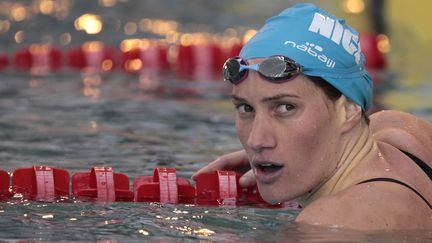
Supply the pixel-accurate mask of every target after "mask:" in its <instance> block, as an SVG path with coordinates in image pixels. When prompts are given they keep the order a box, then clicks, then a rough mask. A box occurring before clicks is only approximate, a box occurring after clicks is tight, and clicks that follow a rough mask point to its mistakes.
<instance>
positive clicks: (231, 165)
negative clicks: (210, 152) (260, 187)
mask: <svg viewBox="0 0 432 243" xmlns="http://www.w3.org/2000/svg"><path fill="white" fill-rule="evenodd" d="M216 170H233V171H235V172H237V173H239V174H242V176H241V177H240V179H239V184H240V186H241V187H250V186H253V185H255V184H256V180H255V175H254V174H253V172H252V170H251V168H250V165H249V160H248V158H247V155H246V152H245V151H244V150H240V151H237V152H233V153H230V154H226V155H223V156H221V157H219V158H217V159H216V160H214V161H213V162H211V163H209V164H208V165H206V166H204V167H203V168H201V169H200V170H198V171H197V172H195V174H193V175H192V179H194V178H195V177H196V176H197V175H198V174H200V173H205V172H211V171H216Z"/></svg>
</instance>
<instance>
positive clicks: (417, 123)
mask: <svg viewBox="0 0 432 243" xmlns="http://www.w3.org/2000/svg"><path fill="white" fill-rule="evenodd" d="M370 128H371V130H372V132H373V134H374V137H375V138H376V140H377V141H380V142H385V143H388V144H391V145H393V146H394V147H396V148H398V149H401V150H405V151H407V152H410V153H411V154H414V155H416V156H417V157H419V158H420V159H422V160H423V161H426V162H429V163H432V150H431V149H430V148H432V123H430V122H428V121H426V120H424V119H422V118H419V117H417V116H414V115H412V114H409V113H405V112H400V111H391V110H386V111H380V112H377V113H374V114H372V115H371V116H370Z"/></svg>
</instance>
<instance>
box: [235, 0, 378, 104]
mask: <svg viewBox="0 0 432 243" xmlns="http://www.w3.org/2000/svg"><path fill="white" fill-rule="evenodd" d="M274 55H284V56H287V57H289V58H291V59H293V60H295V61H296V62H298V63H300V64H301V65H302V66H303V67H304V69H305V71H304V72H303V73H304V74H305V75H308V76H318V77H321V78H323V79H324V80H326V81H327V82H328V83H330V84H331V85H332V86H334V87H335V88H336V89H338V90H339V91H340V92H341V93H342V94H343V95H345V96H346V97H347V98H349V99H350V100H351V101H353V102H354V103H356V104H358V105H359V106H361V107H362V109H363V111H367V110H368V109H369V108H370V107H371V105H372V92H373V91H372V89H373V88H372V86H373V82H372V78H371V77H370V76H369V74H368V73H367V72H366V70H365V57H364V55H363V53H362V52H361V48H360V38H359V34H358V33H357V31H356V30H354V29H353V28H351V27H350V26H348V25H347V24H346V23H345V20H343V19H339V18H337V17H336V16H334V15H332V14H330V13H328V12H326V11H325V10H323V9H321V8H319V7H317V6H315V5H313V4H309V3H301V4H296V5H294V6H293V7H291V8H288V9H285V10H284V11H282V12H281V13H280V14H279V15H277V16H274V17H271V18H269V19H268V20H267V21H266V23H265V25H264V26H263V27H262V28H261V30H260V31H259V32H258V33H257V34H256V35H255V36H254V37H253V38H252V39H251V40H250V41H249V42H248V43H246V45H245V46H244V47H243V49H242V50H241V52H240V56H241V57H242V58H244V59H253V58H266V57H270V56H274Z"/></svg>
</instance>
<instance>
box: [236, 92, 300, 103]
mask: <svg viewBox="0 0 432 243" xmlns="http://www.w3.org/2000/svg"><path fill="white" fill-rule="evenodd" d="M286 97H289V98H300V96H298V95H294V94H286V93H281V94H277V95H274V96H270V97H265V98H262V99H261V102H263V103H265V102H270V101H276V100H280V99H283V98H286ZM231 99H233V100H235V101H237V102H246V101H247V100H246V99H244V98H242V97H239V96H237V95H231Z"/></svg>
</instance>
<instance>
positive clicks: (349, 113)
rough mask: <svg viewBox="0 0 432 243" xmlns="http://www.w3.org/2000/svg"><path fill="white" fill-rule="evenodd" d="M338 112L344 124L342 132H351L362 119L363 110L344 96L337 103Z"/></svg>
mask: <svg viewBox="0 0 432 243" xmlns="http://www.w3.org/2000/svg"><path fill="white" fill-rule="evenodd" d="M336 112H337V114H339V119H340V122H341V124H342V132H346V131H349V130H350V129H352V128H353V127H354V126H355V125H357V124H358V123H359V122H360V120H361V119H362V109H361V107H360V106H359V105H357V104H354V103H353V102H352V101H351V100H349V99H347V98H346V97H345V96H344V95H342V96H341V97H340V98H339V99H338V100H337V101H336Z"/></svg>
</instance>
